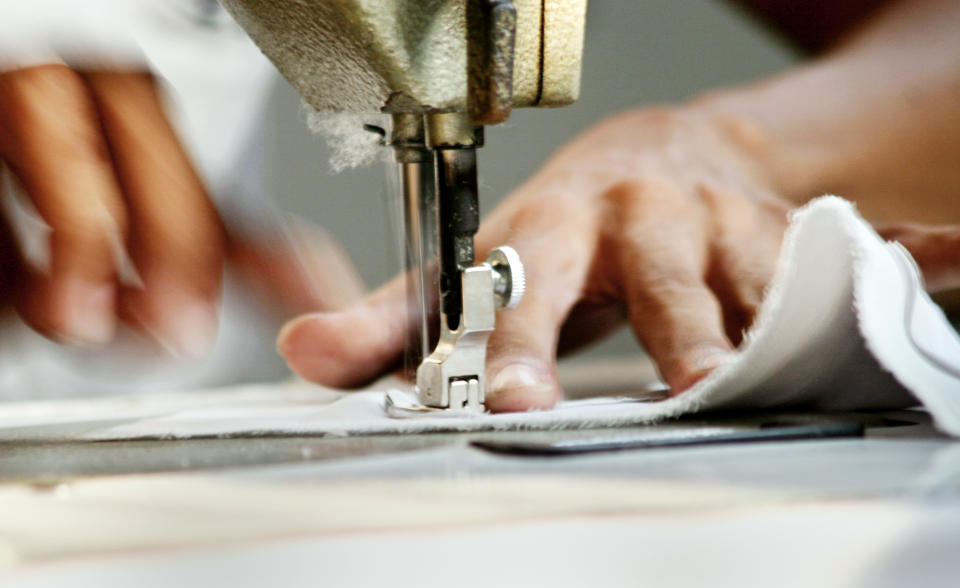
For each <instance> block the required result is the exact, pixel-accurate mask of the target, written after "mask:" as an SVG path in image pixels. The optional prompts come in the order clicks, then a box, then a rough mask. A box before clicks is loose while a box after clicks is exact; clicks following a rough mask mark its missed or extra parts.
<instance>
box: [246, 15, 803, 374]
mask: <svg viewBox="0 0 960 588" xmlns="http://www.w3.org/2000/svg"><path fill="white" fill-rule="evenodd" d="M799 59H800V55H799V53H797V52H796V51H794V50H793V48H792V47H790V46H789V45H788V44H786V43H784V42H783V41H782V40H780V39H778V38H777V36H776V35H774V34H772V33H771V32H769V31H767V30H766V29H764V28H763V27H762V26H761V25H760V24H759V23H757V22H756V21H755V20H753V19H752V18H751V17H750V16H749V15H747V14H745V13H744V12H742V11H741V10H739V9H738V8H736V7H734V6H732V5H730V4H728V3H726V2H724V1H722V0H683V1H682V2H677V1H675V0H623V1H621V0H591V2H590V3H589V4H588V15H587V30H586V39H585V47H584V64H583V82H582V90H581V95H580V100H579V101H578V102H577V103H576V104H574V105H573V106H569V107H565V108H563V109H561V110H550V109H518V110H515V111H514V112H513V113H512V114H511V117H510V120H509V121H508V122H507V123H506V124H504V125H500V126H497V127H489V128H488V129H487V131H486V133H487V134H486V147H484V148H483V149H482V150H481V151H480V154H479V159H480V186H481V210H482V211H484V212H489V211H490V210H491V209H492V208H493V207H494V206H495V205H496V204H497V203H498V202H499V201H500V199H501V198H503V197H504V196H505V195H507V194H509V193H510V191H511V190H513V189H514V188H515V187H517V186H518V185H520V184H521V183H522V182H523V181H524V180H525V179H526V178H527V177H528V176H529V175H531V174H532V173H534V172H535V171H536V170H537V169H538V167H539V166H540V165H541V164H542V163H543V162H544V161H545V160H546V159H547V158H548V157H549V156H550V154H551V153H552V152H553V151H554V150H555V149H557V148H558V147H559V146H560V145H562V144H563V143H565V142H566V141H568V140H569V139H571V138H572V137H574V136H575V135H576V134H577V133H578V132H580V131H581V130H583V129H585V128H586V127H588V126H590V125H591V124H592V123H593V122H595V121H597V120H599V119H600V118H602V117H604V116H606V115H608V114H612V113H614V112H617V111H621V110H624V109H628V108H631V107H635V106H641V105H654V104H661V103H675V102H678V101H683V100H686V99H688V98H690V97H692V96H695V95H697V94H699V93H701V92H703V91H705V90H708V89H711V88H716V87H720V86H726V85H730V84H736V83H741V82H747V81H750V80H753V79H755V78H758V77H760V76H763V75H767V74H770V73H772V72H776V71H777V70H780V69H782V68H784V67H786V66H788V65H790V64H792V63H795V62H796V61H798V60H799ZM268 116H269V118H270V119H271V120H268V121H266V126H267V128H268V129H269V131H268V133H267V136H266V138H265V140H266V142H267V144H266V145H264V146H263V147H264V149H265V151H266V152H267V153H269V154H270V156H269V157H268V159H269V160H271V164H270V165H271V168H270V169H269V170H268V172H267V177H268V179H267V187H268V189H270V190H273V191H274V192H275V194H276V195H277V199H278V202H279V203H280V205H281V206H282V207H283V208H284V209H286V210H289V211H291V212H295V213H297V214H301V215H303V216H305V217H307V218H309V219H311V220H313V221H315V222H317V223H318V224H320V225H322V226H324V227H326V229H327V230H329V231H330V232H331V233H332V234H333V235H334V236H335V237H336V238H337V239H339V240H340V242H341V243H343V245H344V246H345V247H346V249H347V251H348V252H349V253H350V255H351V257H352V258H353V260H354V262H355V263H356V264H357V266H358V268H359V271H360V274H361V275H362V277H363V279H364V280H365V281H366V283H367V285H368V286H369V287H371V288H373V287H376V286H377V285H379V284H381V283H383V282H384V281H385V280H386V279H388V278H389V277H390V276H391V275H392V274H393V273H395V272H396V271H397V270H398V268H399V257H398V253H397V251H396V246H395V239H396V237H395V233H396V231H397V230H398V228H397V227H395V226H393V225H392V223H391V222H390V216H389V207H388V205H387V202H386V198H387V192H386V180H385V173H384V171H383V169H381V168H382V167H383V164H373V166H369V167H367V168H361V169H351V170H347V171H344V172H341V173H338V174H334V173H332V172H331V171H330V165H329V163H328V162H329V155H328V150H327V147H326V145H325V144H324V140H323V138H322V137H320V136H316V135H312V134H311V133H310V131H309V130H308V129H307V126H306V122H305V119H306V112H305V111H304V110H303V108H302V107H301V105H300V99H299V97H298V96H297V95H296V93H295V92H294V91H293V90H292V89H291V88H290V87H289V86H288V85H287V83H286V82H285V81H283V80H282V79H279V78H278V80H277V83H276V85H275V88H274V90H273V93H272V96H271V106H270V110H269V114H268ZM636 349H637V344H636V343H635V342H634V341H633V338H632V336H631V335H630V334H629V333H628V332H627V331H626V330H625V329H621V331H620V332H618V334H617V335H616V336H615V337H613V338H612V339H610V340H608V341H607V342H605V343H602V344H600V345H597V346H595V347H594V348H592V349H590V350H587V351H586V353H589V354H591V355H593V356H614V355H626V354H630V353H635V351H636Z"/></svg>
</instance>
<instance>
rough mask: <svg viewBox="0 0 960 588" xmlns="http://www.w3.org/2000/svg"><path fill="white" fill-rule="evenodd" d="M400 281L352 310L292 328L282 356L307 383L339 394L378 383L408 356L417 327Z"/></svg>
mask: <svg viewBox="0 0 960 588" xmlns="http://www.w3.org/2000/svg"><path fill="white" fill-rule="evenodd" d="M404 280H405V276H404V275H400V276H398V277H396V278H394V279H393V280H391V281H390V282H389V283H387V284H386V285H385V286H383V287H382V288H381V289H379V290H377V291H376V292H374V293H373V294H371V295H370V296H369V297H367V298H366V299H365V300H363V301H362V302H360V303H359V304H357V305H355V306H352V307H350V308H348V309H346V310H343V311H339V312H330V313H322V312H321V313H313V314H307V315H304V316H301V317H299V318H296V319H294V320H292V321H290V322H289V323H287V324H286V325H285V326H284V327H283V328H282V329H281V330H280V334H279V336H278V337H277V350H278V351H279V352H280V355H282V356H283V357H284V359H285V360H286V361H287V364H288V365H289V366H290V369H292V370H293V371H295V372H296V373H298V374H299V375H300V376H302V377H303V378H305V379H307V380H310V381H312V382H316V383H318V384H323V385H325V386H332V387H335V388H355V387H358V386H362V385H363V384H366V383H367V382H369V381H371V380H373V379H375V378H377V377H378V376H380V375H381V374H382V373H384V372H385V371H387V370H389V369H390V368H391V367H393V366H394V365H395V364H396V363H397V362H399V361H400V358H401V357H402V356H403V350H404V343H405V341H406V339H407V335H408V332H409V330H410V329H411V328H413V325H412V324H411V323H410V321H409V318H408V316H409V315H408V313H407V308H406V290H405V288H404Z"/></svg>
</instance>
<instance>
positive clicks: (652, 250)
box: [610, 183, 732, 394]
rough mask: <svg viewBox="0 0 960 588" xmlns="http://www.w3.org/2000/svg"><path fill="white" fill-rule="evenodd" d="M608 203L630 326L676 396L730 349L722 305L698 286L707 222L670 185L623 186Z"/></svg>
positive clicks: (705, 249)
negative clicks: (614, 218) (615, 224)
mask: <svg viewBox="0 0 960 588" xmlns="http://www.w3.org/2000/svg"><path fill="white" fill-rule="evenodd" d="M610 198H612V199H614V200H616V201H617V202H618V204H619V210H621V212H622V214H621V217H620V218H621V219H622V225H621V229H620V231H619V234H620V242H619V243H618V249H619V251H620V252H621V256H620V264H621V265H620V268H619V270H620V273H621V276H622V280H623V288H624V294H625V299H626V302H627V306H628V309H629V310H628V316H629V321H630V324H631V326H632V328H633V330H634V333H635V334H636V336H637V338H638V339H639V340H640V342H641V343H642V344H643V346H644V348H646V350H647V352H648V353H649V354H650V356H651V357H652V358H653V360H654V361H655V362H656V364H657V367H658V369H659V370H660V374H661V376H662V377H663V378H664V380H666V382H667V384H668V385H669V386H670V388H671V391H672V393H673V394H678V393H680V392H682V391H684V390H686V389H687V388H689V387H691V386H692V385H693V384H695V383H696V382H697V381H699V380H700V379H702V378H703V377H704V376H705V375H707V374H708V373H709V372H710V371H711V370H713V369H714V368H716V367H718V366H719V365H722V364H723V363H725V362H727V361H729V358H730V353H731V351H732V346H731V344H730V341H729V340H728V339H727V337H726V335H725V334H724V325H723V319H722V309H721V307H720V303H719V301H718V300H717V298H716V297H715V296H714V294H713V292H712V291H711V290H710V288H709V287H708V286H707V284H706V282H705V280H704V276H705V273H706V269H707V268H706V266H707V261H708V245H707V239H708V238H709V233H708V227H707V224H706V223H707V220H706V219H704V215H703V213H702V211H701V210H699V209H697V208H696V203H695V202H694V201H692V199H690V198H688V197H686V195H684V194H682V193H679V192H678V191H677V190H676V189H674V188H673V187H672V186H671V185H669V184H664V183H660V184H658V183H646V184H639V185H625V186H622V187H619V188H617V190H616V191H615V192H613V193H611V194H610Z"/></svg>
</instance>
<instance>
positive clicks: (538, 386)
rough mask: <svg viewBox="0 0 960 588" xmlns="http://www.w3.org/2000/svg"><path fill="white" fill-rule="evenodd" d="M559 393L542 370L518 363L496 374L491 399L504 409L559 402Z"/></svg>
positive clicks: (492, 383) (490, 401)
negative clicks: (557, 398) (557, 397)
mask: <svg viewBox="0 0 960 588" xmlns="http://www.w3.org/2000/svg"><path fill="white" fill-rule="evenodd" d="M556 396H557V394H556V390H554V386H553V385H552V383H551V382H550V381H548V380H547V379H545V378H544V377H543V375H542V373H541V372H540V371H538V370H536V369H534V368H533V367H531V366H529V365H526V364H522V363H515V364H511V365H508V366H507V367H505V368H503V369H502V370H500V371H499V372H497V374H496V375H495V376H494V377H493V379H492V381H491V384H490V386H489V393H488V394H487V403H488V404H491V405H492V408H493V409H495V410H503V411H512V410H528V409H531V408H549V407H551V406H553V404H554V403H555V402H556Z"/></svg>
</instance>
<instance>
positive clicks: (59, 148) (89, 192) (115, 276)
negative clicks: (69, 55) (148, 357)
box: [0, 65, 362, 357]
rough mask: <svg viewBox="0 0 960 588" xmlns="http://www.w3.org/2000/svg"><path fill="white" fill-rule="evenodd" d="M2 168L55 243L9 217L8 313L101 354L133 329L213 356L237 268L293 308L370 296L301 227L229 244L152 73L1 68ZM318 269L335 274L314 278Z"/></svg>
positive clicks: (331, 250) (5, 233)
mask: <svg viewBox="0 0 960 588" xmlns="http://www.w3.org/2000/svg"><path fill="white" fill-rule="evenodd" d="M0 161H2V162H3V163H5V164H6V166H7V168H8V170H9V172H10V173H12V174H13V176H14V178H15V180H16V181H17V182H18V183H19V184H20V186H21V188H22V190H21V191H22V192H23V193H24V194H25V196H26V197H27V198H28V199H29V204H30V205H32V207H33V208H34V209H35V210H36V212H37V213H38V214H39V216H40V218H41V219H42V221H43V222H44V223H45V224H46V225H47V229H48V230H41V231H39V232H40V233H45V234H39V235H34V237H37V236H39V237H41V238H42V239H44V240H46V241H48V243H42V244H43V245H49V247H46V246H44V247H41V251H40V254H39V255H38V253H37V251H32V250H31V247H30V246H29V245H28V246H26V247H21V246H20V245H21V244H20V243H17V241H22V240H20V239H16V238H15V234H14V232H13V223H11V222H10V221H11V220H12V219H11V218H9V216H8V218H2V217H0V307H5V306H7V305H8V304H9V305H14V306H16V308H17V309H18V311H19V312H20V314H21V316H22V317H23V319H24V320H25V321H26V322H27V323H28V324H29V325H31V326H32V327H33V328H35V329H36V330H38V331H39V332H41V333H43V334H45V335H47V336H48V337H50V338H52V339H54V340H57V341H61V342H65V343H71V344H79V345H86V346H95V345H102V344H105V343H107V342H109V341H110V340H111V338H112V336H113V333H114V330H115V329H116V327H117V324H118V323H121V322H123V323H127V324H128V325H130V326H132V327H134V328H135V329H138V330H140V331H142V332H144V333H146V334H147V335H148V336H149V337H151V338H153V339H155V340H156V341H157V342H159V343H160V345H161V346H162V347H163V348H165V349H166V350H167V351H169V352H171V353H172V354H174V355H176V356H185V357H199V356H203V355H204V354H205V353H206V352H207V351H208V350H209V348H210V346H211V345H212V344H213V343H214V340H215V337H216V332H217V315H218V303H219V298H220V282H221V275H222V273H223V266H224V264H225V263H227V262H230V263H231V264H232V265H233V267H234V268H235V270H237V275H238V276H239V277H240V278H241V279H242V280H243V281H244V283H245V284H246V285H247V286H248V287H250V288H252V289H253V290H255V291H256V292H258V293H260V294H262V295H263V296H262V299H263V300H264V301H265V302H267V303H269V304H271V305H272V306H273V307H274V308H279V309H280V310H281V311H283V312H285V313H287V312H291V311H294V310H296V311H303V310H304V309H305V308H326V309H333V308H339V307H341V306H343V305H344V304H345V300H346V299H350V298H354V299H355V298H356V297H357V296H359V294H360V293H361V292H362V285H361V283H360V282H359V278H358V277H357V276H356V274H355V272H354V271H353V267H352V265H351V264H350V262H349V260H348V259H347V258H346V256H345V255H344V254H343V252H342V250H341V249H340V248H339V245H337V244H336V243H335V242H334V241H333V240H332V239H331V238H329V237H328V236H326V234H325V233H323V232H322V231H320V230H319V229H318V228H316V227H311V226H309V225H307V224H306V223H304V222H293V221H291V220H289V219H288V220H287V221H286V222H283V223H279V224H278V226H277V227H275V228H278V229H279V231H276V230H274V231H272V234H273V235H274V237H272V238H266V237H263V236H262V234H271V231H261V233H262V234H261V236H260V237H253V236H252V235H250V234H245V233H244V232H242V231H237V230H231V231H229V233H230V234H229V237H228V236H226V231H225V229H224V224H223V222H222V221H221V219H220V218H219V217H218V215H217V211H216V209H215V208H214V205H213V203H212V202H211V200H210V198H209V197H208V195H207V193H206V191H205V189H204V186H203V184H202V182H201V180H200V178H199V177H198V175H197V173H196V171H195V170H194V168H193V166H192V164H191V162H190V159H189V158H188V156H187V154H186V153H185V151H184V148H183V147H182V146H181V144H180V142H179V140H178V138H177V136H176V134H175V132H174V130H173V128H172V127H171V125H170V123H169V122H168V120H167V118H166V115H165V112H164V108H163V105H162V102H161V97H160V95H159V94H158V89H157V87H156V85H155V83H154V80H153V79H152V78H151V76H149V75H148V74H145V73H134V72H116V71H110V72H107V71H102V72H85V73H81V72H79V71H76V70H73V69H70V68H67V67H66V66H61V65H49V66H37V67H30V68H23V69H15V70H10V71H7V72H4V73H0ZM3 171H4V170H2V169H0V173H2V172H3ZM7 212H8V213H9V212H11V211H10V210H8V211H7ZM264 222H268V223H269V222H270V221H269V220H268V221H264ZM37 232H38V231H33V233H37ZM278 237H279V238H278ZM44 250H46V251H44ZM318 265H322V266H323V267H324V271H323V274H324V275H327V276H333V277H332V278H331V279H330V280H326V281H323V282H317V281H316V280H315V276H316V275H317V274H318V273H320V272H317V271H315V270H316V266H318ZM288 316H289V315H288Z"/></svg>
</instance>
